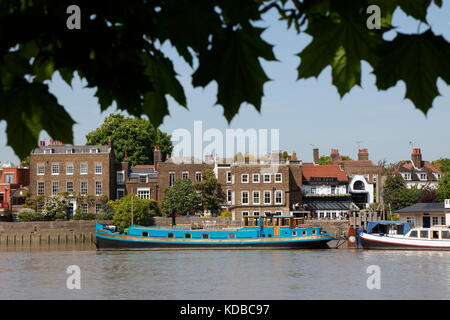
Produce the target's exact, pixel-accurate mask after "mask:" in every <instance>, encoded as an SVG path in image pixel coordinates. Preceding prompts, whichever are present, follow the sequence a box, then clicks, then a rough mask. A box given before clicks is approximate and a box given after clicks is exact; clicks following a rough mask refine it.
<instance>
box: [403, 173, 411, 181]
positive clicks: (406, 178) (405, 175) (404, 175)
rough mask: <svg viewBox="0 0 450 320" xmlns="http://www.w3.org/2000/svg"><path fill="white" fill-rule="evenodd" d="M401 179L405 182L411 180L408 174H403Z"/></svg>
mask: <svg viewBox="0 0 450 320" xmlns="http://www.w3.org/2000/svg"><path fill="white" fill-rule="evenodd" d="M403 179H405V180H411V174H410V173H404V174H403Z"/></svg>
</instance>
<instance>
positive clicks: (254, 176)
mask: <svg viewBox="0 0 450 320" xmlns="http://www.w3.org/2000/svg"><path fill="white" fill-rule="evenodd" d="M253 183H259V174H258V173H254V174H253Z"/></svg>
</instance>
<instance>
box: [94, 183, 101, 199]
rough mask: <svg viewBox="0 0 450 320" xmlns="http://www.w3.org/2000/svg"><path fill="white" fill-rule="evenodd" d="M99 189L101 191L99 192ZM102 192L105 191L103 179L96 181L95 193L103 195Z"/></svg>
mask: <svg viewBox="0 0 450 320" xmlns="http://www.w3.org/2000/svg"><path fill="white" fill-rule="evenodd" d="M99 186H100V187H99ZM99 190H100V192H98V191H99ZM102 192H103V183H102V182H101V181H95V195H96V196H101V195H102Z"/></svg>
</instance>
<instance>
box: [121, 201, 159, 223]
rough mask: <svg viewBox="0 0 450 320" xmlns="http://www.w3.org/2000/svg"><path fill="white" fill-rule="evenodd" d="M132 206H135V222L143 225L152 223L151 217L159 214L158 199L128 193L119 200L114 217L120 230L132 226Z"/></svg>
mask: <svg viewBox="0 0 450 320" xmlns="http://www.w3.org/2000/svg"><path fill="white" fill-rule="evenodd" d="M132 198H133V201H132V200H131V199H132ZM131 208H133V223H134V224H137V225H141V226H149V225H151V224H152V219H151V218H152V217H154V216H156V215H158V214H159V209H158V203H157V202H156V200H153V199H141V198H138V197H136V196H132V195H127V196H125V197H123V198H121V199H120V200H118V205H117V207H116V208H115V210H114V211H115V212H114V215H113V219H112V223H113V224H114V225H116V226H117V227H118V228H119V229H120V230H124V229H125V228H128V227H129V226H131Z"/></svg>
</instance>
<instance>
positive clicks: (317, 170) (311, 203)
mask: <svg viewBox="0 0 450 320" xmlns="http://www.w3.org/2000/svg"><path fill="white" fill-rule="evenodd" d="M302 176H303V182H302V185H303V188H302V189H303V190H302V193H303V204H304V206H303V207H304V209H305V210H307V211H309V214H308V215H309V218H310V219H320V220H323V219H325V220H343V219H348V217H349V216H350V213H351V212H353V211H358V210H359V208H358V207H357V206H356V205H355V204H354V203H353V201H352V196H351V194H350V193H349V180H348V177H347V175H346V174H345V171H343V170H342V169H341V168H340V167H339V165H325V166H319V165H304V166H303V167H302Z"/></svg>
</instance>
